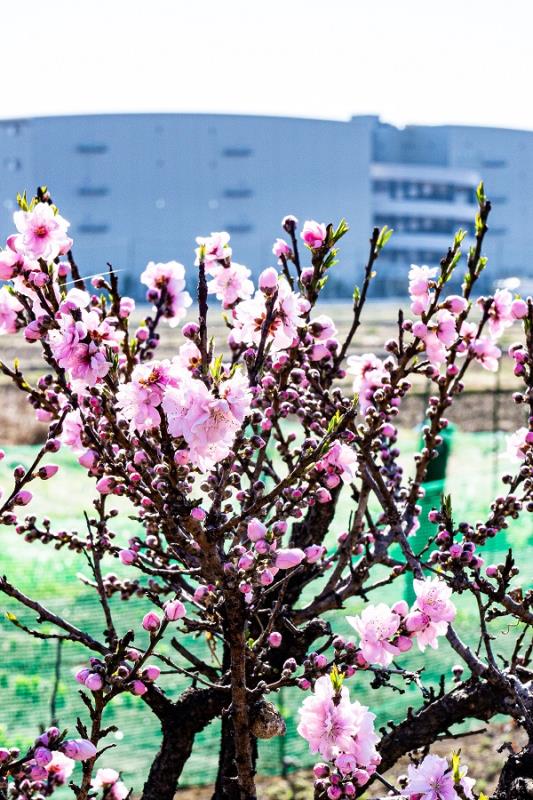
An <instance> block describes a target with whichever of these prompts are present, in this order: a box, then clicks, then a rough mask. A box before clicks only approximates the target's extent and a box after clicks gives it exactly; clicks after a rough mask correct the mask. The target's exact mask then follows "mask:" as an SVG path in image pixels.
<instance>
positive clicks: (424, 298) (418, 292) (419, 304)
mask: <svg viewBox="0 0 533 800" xmlns="http://www.w3.org/2000/svg"><path fill="white" fill-rule="evenodd" d="M436 274H437V267H426V266H422V267H418V266H417V265H416V264H411V269H410V270H409V296H410V298H411V301H412V303H411V311H412V312H413V314H417V315H418V314H423V313H424V312H425V311H427V310H428V308H429V304H430V283H431V281H432V280H433V279H434V278H435V276H436Z"/></svg>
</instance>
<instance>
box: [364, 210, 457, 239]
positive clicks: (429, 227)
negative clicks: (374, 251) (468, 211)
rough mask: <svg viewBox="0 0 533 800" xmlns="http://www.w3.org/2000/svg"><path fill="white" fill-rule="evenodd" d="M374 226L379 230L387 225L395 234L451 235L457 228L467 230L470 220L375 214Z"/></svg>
mask: <svg viewBox="0 0 533 800" xmlns="http://www.w3.org/2000/svg"><path fill="white" fill-rule="evenodd" d="M374 224H375V225H377V226H378V227H379V228H381V227H382V226H383V225H388V226H389V227H391V228H394V230H395V231H396V232H397V233H415V234H418V233H420V234H427V233H429V234H445V235H453V234H454V233H455V232H456V231H457V229H458V228H466V229H468V228H469V226H470V220H464V219H455V218H452V217H422V216H419V217H417V216H406V215H401V216H400V215H396V214H377V215H376V216H375V218H374Z"/></svg>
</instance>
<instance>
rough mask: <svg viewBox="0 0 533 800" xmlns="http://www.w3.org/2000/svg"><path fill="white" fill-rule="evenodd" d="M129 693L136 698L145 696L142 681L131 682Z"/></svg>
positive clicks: (144, 687)
mask: <svg viewBox="0 0 533 800" xmlns="http://www.w3.org/2000/svg"><path fill="white" fill-rule="evenodd" d="M131 691H132V693H133V694H136V695H137V696H138V697H142V695H143V694H146V691H147V689H146V686H145V685H144V683H143V682H142V681H133V682H132V684H131Z"/></svg>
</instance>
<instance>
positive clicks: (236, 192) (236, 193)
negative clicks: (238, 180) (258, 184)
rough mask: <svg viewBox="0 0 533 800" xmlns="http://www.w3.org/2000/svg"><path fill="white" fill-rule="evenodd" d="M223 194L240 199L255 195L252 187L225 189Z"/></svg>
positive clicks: (233, 198)
mask: <svg viewBox="0 0 533 800" xmlns="http://www.w3.org/2000/svg"><path fill="white" fill-rule="evenodd" d="M223 195H224V197H229V198H231V199H232V200H240V199H243V198H246V197H253V191H252V190H251V189H224V192H223Z"/></svg>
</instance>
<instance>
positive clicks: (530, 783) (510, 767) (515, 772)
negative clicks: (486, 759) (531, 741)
mask: <svg viewBox="0 0 533 800" xmlns="http://www.w3.org/2000/svg"><path fill="white" fill-rule="evenodd" d="M493 800H533V746H532V745H528V747H525V748H524V749H523V750H521V751H520V753H513V755H511V756H509V758H508V759H507V761H506V762H505V765H504V767H503V769H502V772H501V775H500V780H499V781H498V787H497V789H496V792H495V793H494V797H493Z"/></svg>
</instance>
